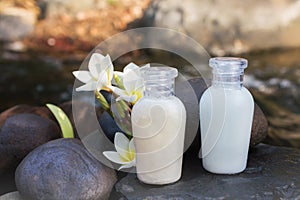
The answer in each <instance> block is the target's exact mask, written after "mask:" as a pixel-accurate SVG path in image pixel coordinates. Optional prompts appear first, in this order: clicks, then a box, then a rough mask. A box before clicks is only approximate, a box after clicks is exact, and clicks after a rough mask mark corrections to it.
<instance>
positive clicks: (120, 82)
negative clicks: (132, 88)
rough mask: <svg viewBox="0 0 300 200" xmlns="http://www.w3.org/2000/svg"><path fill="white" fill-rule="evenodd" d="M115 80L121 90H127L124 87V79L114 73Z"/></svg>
mask: <svg viewBox="0 0 300 200" xmlns="http://www.w3.org/2000/svg"><path fill="white" fill-rule="evenodd" d="M114 80H115V82H116V84H117V86H118V87H119V88H120V89H123V90H124V89H125V88H124V85H123V81H122V79H121V78H120V77H119V76H118V75H117V74H115V73H114Z"/></svg>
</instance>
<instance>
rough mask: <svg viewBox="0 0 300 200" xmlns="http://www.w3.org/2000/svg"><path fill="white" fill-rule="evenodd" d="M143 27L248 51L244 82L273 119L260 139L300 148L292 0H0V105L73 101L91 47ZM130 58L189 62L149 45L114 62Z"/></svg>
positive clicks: (230, 51) (298, 19)
mask: <svg viewBox="0 0 300 200" xmlns="http://www.w3.org/2000/svg"><path fill="white" fill-rule="evenodd" d="M144 26H156V27H166V28H170V29H175V30H178V31H181V32H183V33H185V34H187V35H189V36H191V37H192V38H194V39H195V40H196V41H197V42H198V43H200V44H201V45H203V47H204V48H205V49H206V50H207V51H208V52H209V53H210V54H211V55H212V56H224V55H226V56H242V57H245V58H247V59H248V60H249V68H248V69H247V71H246V77H245V84H246V86H247V87H249V88H250V90H251V92H252V93H253V95H254V97H255V99H256V102H257V104H258V105H259V106H260V107H261V108H262V110H263V111H264V113H265V114H266V115H267V118H268V122H269V125H270V126H269V131H268V137H267V139H266V140H265V142H267V143H271V144H276V145H284V146H293V147H298V148H300V123H299V122H300V90H299V87H300V56H299V55H300V37H299V35H300V2H299V1H297V0H266V1H258V0H244V1H238V0H228V1H222V0H185V1H180V0H139V1H136V0H85V1H78V0H1V1H0V69H1V76H0V96H1V98H0V111H3V110H5V109H8V108H10V107H12V106H14V105H16V104H30V105H35V106H41V105H44V104H45V103H46V102H52V103H56V104H59V103H62V102H65V101H68V100H70V99H71V94H72V89H73V88H72V87H73V82H74V77H73V76H72V74H71V72H72V71H74V70H77V69H78V68H79V66H80V64H81V62H82V61H83V59H84V58H85V57H86V56H87V55H88V53H89V52H90V51H91V50H92V49H93V48H94V47H95V46H96V45H97V44H99V43H100V42H102V41H104V40H105V39H107V38H109V37H110V36H112V35H114V34H116V33H119V32H122V31H124V30H128V29H131V28H138V27H144ZM136 42H138V40H137V41H136ZM120 48H122V47H120ZM178 48H180V46H179V47H178ZM175 56H176V55H175ZM129 60H132V61H134V62H136V63H138V64H142V63H145V62H151V61H153V60H155V61H157V62H158V61H161V60H164V61H166V62H168V63H170V65H172V66H179V65H182V66H187V65H188V63H187V62H186V61H185V60H182V59H179V58H178V59H174V55H169V54H168V53H165V52H154V53H153V52H151V51H150V50H148V51H147V50H143V51H142V50H141V51H134V52H130V53H128V54H127V55H125V56H123V57H122V58H120V59H118V60H116V61H115V63H118V64H119V66H121V67H122V66H124V65H125V63H126V62H128V61H129Z"/></svg>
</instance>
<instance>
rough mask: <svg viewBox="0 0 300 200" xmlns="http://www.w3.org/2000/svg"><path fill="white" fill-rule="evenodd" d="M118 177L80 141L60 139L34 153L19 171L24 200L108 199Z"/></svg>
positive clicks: (17, 174)
mask: <svg viewBox="0 0 300 200" xmlns="http://www.w3.org/2000/svg"><path fill="white" fill-rule="evenodd" d="M116 181H117V177H116V173H115V171H114V170H113V169H110V168H108V167H106V166H104V165H102V164H101V163H100V162H99V161H98V160H96V159H95V158H94V157H92V155H91V154H90V153H89V152H88V151H87V150H86V149H85V147H84V146H83V144H82V143H81V142H80V141H79V140H78V139H58V140H54V141H51V142H49V143H47V144H44V145H42V146H40V147H39V148H37V149H35V150H34V151H32V152H31V153H30V154H29V155H28V156H27V157H26V158H25V159H24V160H23V161H22V162H21V164H20V165H19V166H18V168H17V170H16V185H17V188H18V191H19V192H20V194H21V196H22V198H24V199H74V200H76V199H81V200H87V199H90V200H92V199H103V200H104V199H107V198H108V197H109V195H110V192H111V189H112V187H113V185H114V184H115V182H116Z"/></svg>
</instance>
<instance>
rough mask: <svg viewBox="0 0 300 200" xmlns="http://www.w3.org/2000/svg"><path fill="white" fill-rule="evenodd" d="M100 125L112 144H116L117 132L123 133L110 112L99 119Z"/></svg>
mask: <svg viewBox="0 0 300 200" xmlns="http://www.w3.org/2000/svg"><path fill="white" fill-rule="evenodd" d="M99 124H100V126H101V128H102V130H103V132H104V133H105V135H106V137H107V138H108V139H109V140H110V141H111V142H114V138H115V134H116V132H123V131H122V130H121V129H120V128H119V126H118V125H117V124H116V122H115V121H114V119H113V118H112V116H111V115H110V114H109V113H108V112H104V113H102V115H101V116H100V118H99Z"/></svg>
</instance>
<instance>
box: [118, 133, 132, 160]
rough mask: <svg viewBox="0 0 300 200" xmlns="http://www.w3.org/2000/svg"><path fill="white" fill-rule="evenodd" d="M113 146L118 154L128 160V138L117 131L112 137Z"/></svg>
mask: <svg viewBox="0 0 300 200" xmlns="http://www.w3.org/2000/svg"><path fill="white" fill-rule="evenodd" d="M114 143H115V148H116V150H117V152H118V153H119V154H120V156H121V157H122V158H123V159H124V160H126V161H128V162H130V160H129V158H128V153H129V152H128V151H129V149H128V148H129V140H128V138H127V137H126V136H125V135H124V134H123V133H121V132H117V133H116V135H115V139H114Z"/></svg>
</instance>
